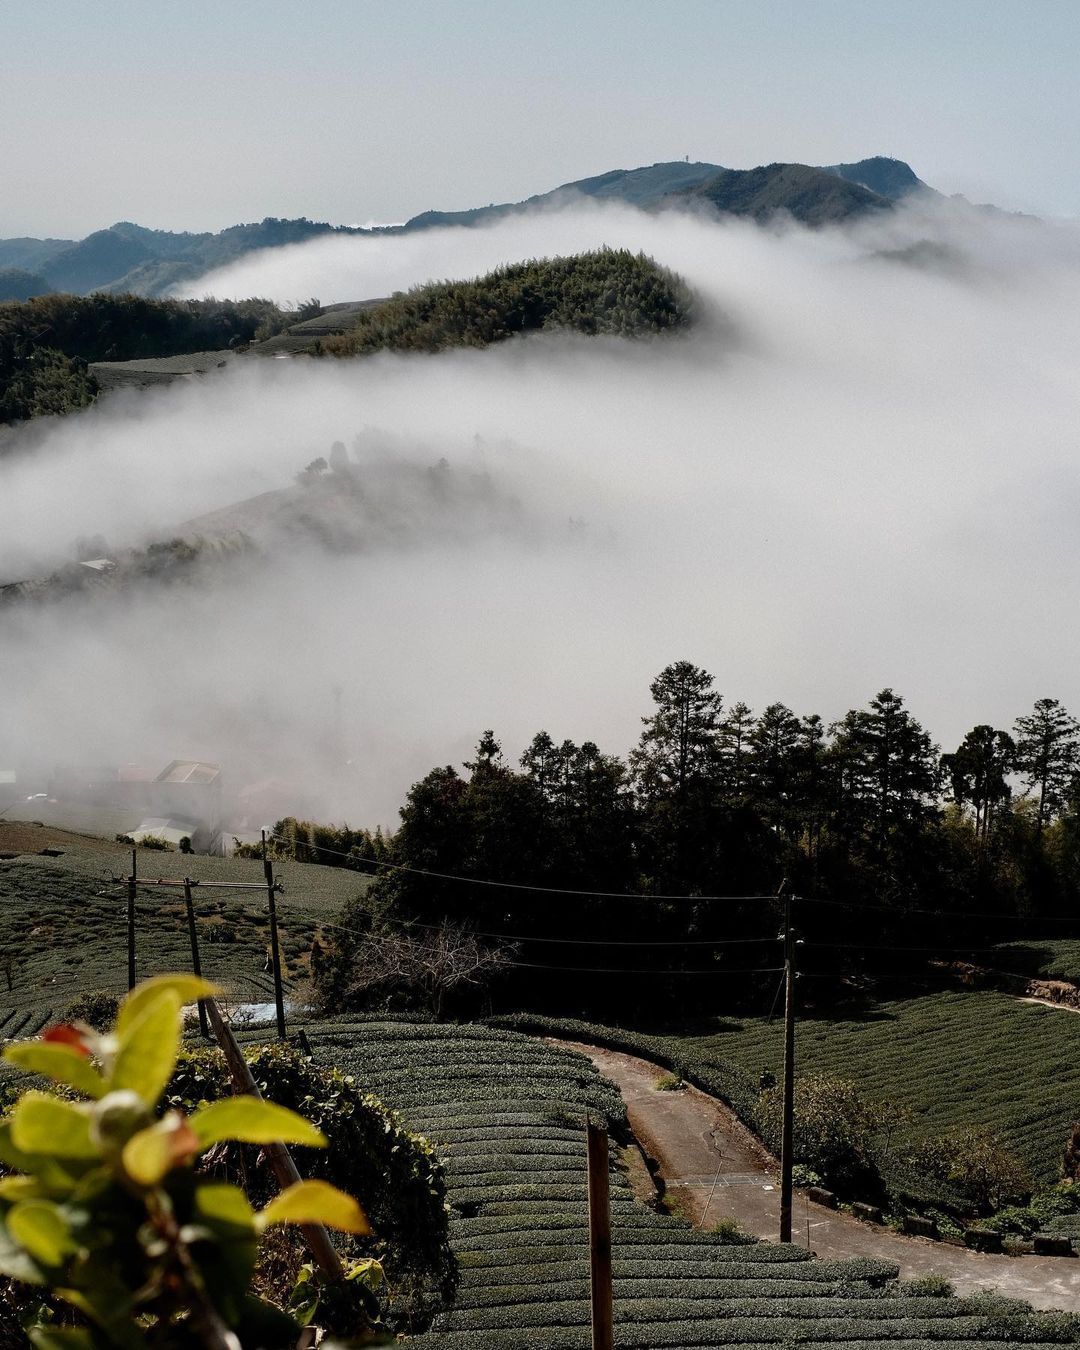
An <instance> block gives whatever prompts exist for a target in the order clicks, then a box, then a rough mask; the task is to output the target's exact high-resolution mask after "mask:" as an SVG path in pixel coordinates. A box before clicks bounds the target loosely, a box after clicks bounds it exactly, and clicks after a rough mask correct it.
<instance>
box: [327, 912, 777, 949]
mask: <svg viewBox="0 0 1080 1350" xmlns="http://www.w3.org/2000/svg"><path fill="white" fill-rule="evenodd" d="M308 922H310V923H312V924H313V925H317V926H318V927H319V928H324V929H332V930H333V931H334V932H337V933H353V934H356V936H358V937H363V933H357V930H356V929H355V928H350V927H349V925H348V924H341V923H324V922H323V921H322V920H321V919H311V920H309V921H308ZM404 927H405V928H423V929H426V930H428V931H429V932H433V933H437V932H439V930H440V929H441V928H442V925H441V924H437V923H415V922H405V924H404ZM469 932H470V933H471V934H472V935H473V936H474V937H484V938H501V939H502V940H503V941H505V942H547V943H554V944H559V945H563V946H568V947H649V948H652V947H735V946H747V945H759V946H760V944H761V943H763V942H775V941H776V937H775V936H771V937H753V938H717V939H715V941H714V940H712V939H709V938H675V939H658V940H657V941H656V942H648V941H640V942H631V941H625V940H622V939H618V938H564V937H539V936H533V935H532V934H530V933H489V932H485V931H484V930H483V929H480V928H470V929H469Z"/></svg>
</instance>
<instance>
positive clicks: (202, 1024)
mask: <svg viewBox="0 0 1080 1350" xmlns="http://www.w3.org/2000/svg"><path fill="white" fill-rule="evenodd" d="M184 908H185V909H186V910H187V925H188V936H189V937H190V938H191V969H192V972H193V973H194V974H195V975H198V976H200V977H201V976H202V962H201V961H200V960H199V934H198V932H197V931H196V928H195V902H194V901H193V900H192V898H191V878H190V877H185V878H184ZM199 1031H200V1032H201V1033H202V1038H203V1040H204V1041H208V1040H209V1039H210V1027H209V1026H208V1025H207V1021H206V1004H205V1002H204V1000H203V999H199Z"/></svg>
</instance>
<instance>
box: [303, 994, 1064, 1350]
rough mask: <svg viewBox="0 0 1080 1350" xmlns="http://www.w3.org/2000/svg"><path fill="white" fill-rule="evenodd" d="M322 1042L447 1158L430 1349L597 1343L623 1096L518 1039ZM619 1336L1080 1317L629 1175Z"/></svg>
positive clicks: (959, 1349)
mask: <svg viewBox="0 0 1080 1350" xmlns="http://www.w3.org/2000/svg"><path fill="white" fill-rule="evenodd" d="M307 1034H308V1036H309V1038H310V1041H311V1044H312V1047H313V1051H314V1053H315V1055H316V1057H317V1058H319V1059H323V1060H326V1061H328V1062H332V1063H335V1064H337V1065H339V1066H340V1067H341V1068H343V1069H345V1070H346V1071H347V1072H349V1073H352V1074H355V1075H356V1077H357V1079H358V1081H359V1082H360V1083H361V1084H362V1085H363V1087H364V1088H365V1089H367V1090H370V1091H372V1092H375V1093H376V1094H378V1095H379V1096H380V1097H382V1098H383V1100H384V1101H385V1102H386V1103H387V1104H388V1105H390V1106H392V1107H394V1108H395V1109H396V1110H397V1111H399V1112H400V1114H401V1115H402V1116H403V1117H404V1119H405V1121H406V1123H407V1124H408V1125H409V1126H410V1127H411V1128H413V1129H418V1130H421V1131H423V1132H424V1133H425V1134H427V1135H428V1137H429V1138H431V1139H432V1140H433V1141H434V1142H435V1143H436V1144H437V1145H438V1146H439V1147H440V1148H441V1149H442V1150H443V1151H444V1152H445V1154H446V1157H447V1160H448V1167H447V1181H448V1188H449V1196H450V1202H451V1204H452V1206H453V1217H452V1240H453V1246H454V1250H455V1254H456V1257H457V1262H458V1267H459V1284H458V1290H457V1295H456V1298H455V1300H454V1302H453V1305H452V1307H451V1308H450V1309H449V1310H448V1311H446V1312H444V1313H442V1314H441V1315H440V1316H439V1317H438V1319H437V1320H436V1322H435V1324H434V1326H433V1327H432V1329H431V1331H430V1332H428V1333H425V1334H424V1335H422V1336H419V1337H416V1338H415V1339H414V1340H413V1341H412V1344H415V1345H417V1346H418V1347H419V1346H424V1347H426V1346H431V1347H432V1350H435V1348H436V1347H438V1350H586V1348H587V1347H588V1346H589V1344H590V1338H589V1304H588V1256H587V1243H586V1223H587V1221H586V1188H585V1167H584V1151H585V1143H584V1128H583V1118H584V1115H585V1112H586V1111H591V1112H592V1113H594V1115H595V1116H597V1117H599V1116H603V1117H605V1118H606V1119H607V1121H608V1123H609V1127H610V1128H611V1129H612V1130H613V1131H614V1132H615V1133H618V1132H619V1131H620V1130H622V1129H623V1128H624V1125H625V1117H624V1108H623V1104H622V1101H621V1099H620V1098H619V1097H618V1096H617V1095H616V1093H615V1091H614V1089H613V1088H612V1087H611V1086H610V1085H608V1084H607V1083H605V1082H604V1081H603V1080H602V1079H601V1078H600V1077H599V1076H598V1075H597V1073H596V1071H595V1070H594V1068H593V1067H592V1065H591V1064H590V1063H589V1062H588V1061H587V1060H585V1059H584V1058H582V1057H580V1056H578V1055H575V1054H573V1053H571V1052H569V1051H565V1050H560V1049H555V1048H553V1047H550V1046H548V1045H546V1044H544V1043H543V1042H541V1041H538V1040H535V1039H532V1038H529V1037H526V1036H522V1035H519V1034H517V1033H515V1032H512V1031H508V1030H503V1029H498V1028H490V1027H481V1026H449V1025H439V1024H414V1023H407V1022H392V1021H379V1020H375V1019H362V1018H358V1019H356V1020H352V1021H339V1022H320V1023H314V1024H311V1025H309V1026H308V1028H307ZM612 1225H613V1248H614V1273H615V1311H616V1323H617V1330H616V1336H617V1344H618V1345H619V1346H620V1347H621V1348H622V1350H647V1348H653V1347H661V1346H669V1347H681V1348H682V1350H692V1348H693V1347H704V1346H722V1345H730V1346H742V1347H746V1348H747V1350H752V1347H758V1346H766V1345H770V1346H776V1345H785V1346H789V1345H794V1344H798V1345H800V1346H804V1347H812V1348H814V1347H816V1348H818V1350H824V1348H825V1347H827V1346H833V1345H844V1346H846V1347H849V1350H870V1347H873V1346H878V1345H885V1344H888V1345H889V1346H891V1347H893V1348H894V1350H923V1347H928V1346H931V1345H934V1344H937V1343H940V1342H947V1343H948V1344H949V1345H950V1346H952V1347H954V1350H975V1347H976V1346H984V1345H987V1344H992V1343H997V1344H1005V1345H1019V1344H1024V1345H1051V1344H1076V1343H1080V1330H1078V1326H1080V1324H1078V1322H1077V1319H1075V1318H1071V1317H1068V1316H1064V1315H1051V1314H1032V1313H1030V1312H1028V1311H1026V1310H1025V1309H1023V1308H1022V1306H1021V1305H1018V1304H1014V1303H1009V1302H1007V1301H1005V1300H997V1299H993V1298H976V1299H956V1298H952V1297H930V1296H926V1295H922V1296H919V1295H918V1294H917V1293H916V1291H915V1290H914V1289H912V1288H905V1287H904V1286H902V1285H899V1284H897V1283H896V1281H895V1278H894V1277H895V1274H896V1271H895V1267H892V1266H889V1265H887V1264H885V1263H883V1262H878V1261H869V1260H856V1261H817V1260H814V1259H812V1258H811V1257H810V1256H809V1255H808V1253H807V1252H806V1251H804V1250H803V1249H801V1248H798V1247H794V1246H773V1245H770V1244H764V1243H762V1244H757V1245H732V1244H729V1243H724V1242H723V1241H721V1239H720V1238H719V1237H718V1236H716V1235H711V1234H706V1233H700V1232H697V1231H695V1230H693V1229H691V1228H689V1227H687V1226H686V1225H685V1224H684V1223H682V1222H681V1221H680V1220H678V1219H675V1218H673V1217H671V1216H668V1215H665V1214H660V1213H656V1212H654V1211H653V1210H651V1209H649V1208H646V1207H645V1206H644V1205H642V1204H640V1203H639V1202H638V1201H637V1200H635V1199H634V1198H633V1195H632V1193H631V1189H630V1186H629V1183H628V1181H627V1179H626V1176H625V1174H624V1172H623V1171H622V1170H621V1168H620V1167H619V1166H618V1165H617V1164H613V1171H612Z"/></svg>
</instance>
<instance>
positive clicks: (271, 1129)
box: [188, 1097, 327, 1149]
mask: <svg viewBox="0 0 1080 1350" xmlns="http://www.w3.org/2000/svg"><path fill="white" fill-rule="evenodd" d="M188 1123H189V1124H190V1126H191V1128H192V1129H193V1130H194V1131H195V1134H196V1136H197V1137H198V1140H199V1144H200V1147H202V1148H204V1149H206V1148H209V1147H210V1145H211V1144H216V1143H218V1141H219V1140H222V1139H235V1140H238V1141H239V1142H240V1143H242V1144H308V1145H309V1146H310V1147H312V1148H325V1147H326V1145H327V1139H326V1136H325V1135H324V1134H322V1133H321V1132H320V1131H319V1130H317V1129H316V1128H315V1126H314V1125H312V1124H311V1123H310V1121H307V1120H305V1119H304V1117H303V1116H298V1115H297V1114H296V1112H295V1111H290V1110H288V1108H287V1107H284V1106H278V1105H276V1103H274V1102H264V1101H260V1100H259V1098H258V1097H225V1098H223V1099H222V1100H221V1101H217V1102H211V1103H210V1105H209V1106H204V1107H203V1109H202V1110H201V1111H197V1112H196V1113H195V1114H194V1115H193V1116H192V1117H191V1119H190V1120H189V1122H188Z"/></svg>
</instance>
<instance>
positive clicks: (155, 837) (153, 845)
mask: <svg viewBox="0 0 1080 1350" xmlns="http://www.w3.org/2000/svg"><path fill="white" fill-rule="evenodd" d="M189 843H190V840H189ZM139 847H140V848H145V849H148V850H149V851H150V852H151V853H172V851H173V846H172V844H170V843H169V841H168V840H167V839H163V838H162V837H161V835H160V834H144V835H143V837H142V838H141V839H140V840H139Z"/></svg>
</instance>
